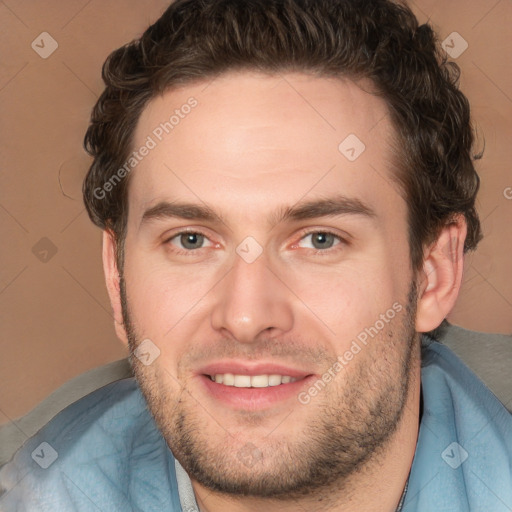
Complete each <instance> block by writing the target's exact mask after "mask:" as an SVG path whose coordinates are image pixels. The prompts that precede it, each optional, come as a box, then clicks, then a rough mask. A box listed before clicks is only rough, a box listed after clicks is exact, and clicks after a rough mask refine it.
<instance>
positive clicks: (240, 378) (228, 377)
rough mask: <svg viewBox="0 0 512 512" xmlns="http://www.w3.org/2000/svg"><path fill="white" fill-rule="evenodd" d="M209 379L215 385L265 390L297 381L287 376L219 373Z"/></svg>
mask: <svg viewBox="0 0 512 512" xmlns="http://www.w3.org/2000/svg"><path fill="white" fill-rule="evenodd" d="M210 379H211V380H212V381H214V382H216V383H217V384H224V386H234V387H236V388H267V387H270V386H279V385H280V384H289V383H290V382H295V381H296V380H297V379H295V378H293V377H290V376H288V375H275V374H273V375H252V376H251V375H233V374H232V373H220V374H217V375H210Z"/></svg>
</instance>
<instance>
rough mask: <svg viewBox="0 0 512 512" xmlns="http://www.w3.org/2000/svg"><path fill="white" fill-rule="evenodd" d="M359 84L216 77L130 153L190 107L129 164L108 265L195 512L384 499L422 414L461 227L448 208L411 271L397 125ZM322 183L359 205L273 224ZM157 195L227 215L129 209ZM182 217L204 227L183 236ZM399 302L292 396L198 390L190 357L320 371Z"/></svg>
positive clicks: (144, 128)
mask: <svg viewBox="0 0 512 512" xmlns="http://www.w3.org/2000/svg"><path fill="white" fill-rule="evenodd" d="M363 85H365V87H363V88H362V87H360V85H356V84H355V83H353V82H351V81H348V80H334V79H327V78H318V77H311V76H307V75H305V74H299V73H294V74H291V73H290V74H286V75H282V76H267V75H262V74H257V73H249V72H241V73H228V74H225V75H222V76H220V77H218V78H217V79H215V80H214V81H212V82H201V83H197V84H193V85H188V86H186V87H182V88H179V89H174V90H170V91H167V92H165V93H164V94H163V95H162V96H161V97H158V98H156V99H154V100H153V101H152V102H151V103H150V104H149V105H148V106H147V108H146V109H145V110H144V112H143V113H142V116H141V118H140V120H139V124H138V126H137V130H136V133H135V137H134V144H133V145H134V147H135V148H137V147H140V146H141V145H142V144H144V141H145V140H146V138H147V136H148V135H150V134H151V133H152V131H153V130H154V129H155V127H157V126H158V125H159V124H160V123H161V122H163V121H164V120H166V119H168V117H169V114H168V113H172V112H173V111H174V110H175V109H176V108H180V106H181V105H183V104H185V103H186V102H187V99H188V98H190V97H191V96H193V97H194V98H196V99H197V101H198V105H197V107H195V109H194V110H193V111H192V112H191V113H190V114H189V115H188V116H186V117H185V118H184V119H182V120H181V121H180V123H179V125H177V126H176V127H175V128H174V129H173V131H172V132H171V133H170V134H168V135H167V136H166V137H165V138H164V139H163V140H162V141H161V142H159V143H158V144H157V145H156V147H155V148H154V149H152V150H151V151H150V152H149V154H148V155H147V156H146V157H144V159H142V161H141V162H140V163H139V164H138V166H137V168H136V170H135V171H133V174H132V176H131V183H130V188H129V213H128V228H127V236H126V240H125V255H126V256H125V262H124V269H123V272H122V276H123V279H122V280H121V273H120V271H119V270H120V269H118V268H117V266H116V260H115V253H114V248H115V245H114V240H113V237H112V236H111V234H110V233H109V232H107V231H106V232H105V233H104V248H103V258H104V268H105V276H106V281H107V287H108V290H109V294H110V298H111V303H112V307H113V310H114V316H115V320H116V324H115V325H116V331H117V334H118V336H119V337H120V339H121V340H123V341H124V342H125V343H127V344H129V347H130V350H131V351H132V352H133V350H135V348H136V347H137V345H138V344H139V343H140V342H141V341H142V340H143V339H150V340H151V342H152V343H153V344H154V345H155V346H156V347H158V349H159V350H160V354H159V356H158V357H157V358H156V359H155V360H154V361H153V362H152V363H151V364H150V365H144V364H142V363H141V362H140V361H139V360H138V359H137V358H135V357H134V358H132V364H133V366H134V371H135V373H136V377H137V379H138V381H139V383H140V385H141V388H142V390H143V393H144V395H145V397H146V400H147V402H148V405H149V408H150V410H151V411H152V413H153V415H154V416H155V419H156V421H157V424H158V426H159V428H160V430H161V431H162V433H163V435H164V437H165V439H166V440H167V442H168V445H169V447H170V448H171V450H172V451H173V453H174V455H175V456H176V457H177V459H178V460H179V461H180V462H181V464H182V465H183V466H184V468H185V469H186V470H187V472H188V473H189V475H190V477H191V479H192V484H193V488H194V492H195V494H196V499H197V501H198V504H199V506H200V508H201V510H202V511H208V512H216V511H223V512H226V511H227V512H230V511H235V510H237V511H241V510H242V511H257V510H262V509H263V508H264V509H265V510H266V511H269V512H272V511H292V510H293V511H295V512H296V511H297V510H315V511H317V510H318V511H320V510H332V511H341V510H343V511H352V510H367V511H377V510H378V511H380V512H382V511H384V512H386V511H389V512H392V511H394V510H395V508H396V506H397V504H398V501H399V499H400V496H401V494H402V491H403V488H404V485H405V482H406V479H407V476H408V474H409V470H410V466H411V463H412V459H413V456H414V450H415V445H416V441H417V434H418V426H419V405H420V354H419V335H418V333H419V332H426V331H428V330H431V329H433V328H435V327H436V326H437V325H439V324H440V323H441V321H442V319H443V318H444V317H445V316H446V315H447V314H448V312H449V311H450V310H451V308H452V307H453V304H454V301H455V299H456V296H457V293H458V290H459V287H460V282H461V278H462V246H463V241H464V237H465V233H466V231H465V223H464V221H463V219H461V218H459V219H456V221H454V223H452V224H450V225H449V226H447V227H445V228H444V229H443V230H442V231H441V232H440V235H439V238H438V240H437V241H436V243H434V244H432V246H430V247H426V248H425V259H424V267H423V268H422V269H420V270H419V271H418V272H415V271H414V270H413V269H412V268H411V264H410V258H409V246H408V239H407V218H406V214H407V206H406V203H405V201H404V199H403V197H402V195H401V193H400V191H399V190H398V189H397V186H396V185H395V183H394V182H393V180H392V179H391V176H392V172H393V164H392V162H393V158H394V157H395V156H396V155H395V154H394V152H393V150H392V146H391V144H390V143H391V141H392V140H393V135H394V130H393V127H392V126H391V124H390V121H389V117H388V115H387V107H386V104H385V103H384V102H383V100H381V99H379V98H378V97H376V96H374V95H371V94H369V93H368V92H365V90H368V89H369V85H370V84H363ZM249 99H250V100H249ZM349 134H356V135H357V137H358V138H359V139H360V140H361V141H363V142H364V144H365V146H366V149H365V151H364V152H363V153H362V154H361V155H360V156H359V157H358V158H357V159H356V160H355V161H349V160H348V159H347V158H346V157H345V156H344V155H343V154H342V153H341V152H340V151H339V150H338V146H339V144H340V142H341V141H342V140H344V139H345V138H346V137H347V135H349ZM336 194H343V196H345V197H347V198H351V199H353V200H357V201H358V202H359V203H362V204H364V205H366V206H367V207H368V209H370V210H371V211H372V212H373V214H372V215H371V216H369V215H362V214H354V213H345V214H342V215H330V216H320V217H315V218H308V219H296V220H281V221H278V222H275V221H276V220H277V219H278V218H279V216H278V213H279V212H282V211H283V210H284V209H286V208H288V207H291V206H294V205H297V204H298V203H299V204H302V203H303V202H306V201H313V200H318V199H326V198H332V197H333V196H335V195H336ZM162 201H168V202H173V201H179V202H187V203H196V204H199V205H202V206H205V205H207V206H209V207H210V208H211V209H212V210H213V211H215V212H216V213H217V214H218V216H219V217H220V219H221V220H211V221H210V220H203V219H183V218H176V217H168V216H159V217H154V216H153V217H152V218H150V219H147V220H146V221H142V218H143V215H144V212H146V211H148V210H150V209H151V208H153V207H155V206H156V205H158V204H161V203H162ZM272 221H274V222H272ZM184 228H186V229H189V230H190V231H192V232H196V233H197V232H199V233H202V234H203V235H204V236H205V238H204V239H201V238H199V239H198V238H194V237H192V239H187V238H183V237H180V236H177V235H176V234H177V233H178V232H179V231H180V230H182V229H184ZM326 232H331V233H334V234H335V235H336V237H339V238H336V237H333V238H328V241H330V242H331V243H332V245H331V244H329V243H328V244H326V245H324V246H321V247H320V248H318V245H317V244H316V243H315V242H314V240H315V241H316V242H318V237H315V236H313V235H312V233H326ZM248 236H250V237H252V238H253V239H254V240H255V241H257V244H258V246H259V249H260V250H261V254H260V255H259V256H258V257H257V258H256V259H255V260H254V261H253V262H252V263H248V262H247V261H246V260H245V259H244V258H243V257H241V256H240V254H241V253H237V251H236V249H237V247H238V246H239V245H240V244H241V242H243V241H244V240H245V239H246V237H248ZM320 239H322V238H321V235H320ZM187 240H193V241H194V243H195V244H196V246H197V248H195V249H193V250H191V249H190V248H189V247H190V246H185V245H183V243H185V244H186V242H187ZM198 240H199V241H198ZM201 240H203V242H201ZM323 240H324V242H325V239H323ZM201 243H202V245H201ZM251 243H252V242H251ZM196 246H194V247H196ZM242 247H245V248H246V249H247V247H248V246H244V245H243V244H242ZM254 247H257V246H254V245H253V246H251V248H249V252H251V251H254V250H255V249H254ZM447 248H448V250H447ZM252 254H254V252H252ZM123 299H124V301H123ZM123 302H124V303H125V304H124V306H125V307H124V311H123V307H122V304H123ZM393 304H399V305H400V306H401V310H400V311H399V312H398V313H397V314H396V315H395V316H394V317H393V319H392V320H390V321H389V322H388V323H385V325H384V327H383V328H382V329H380V330H379V331H378V333H377V334H376V335H375V336H373V337H372V338H371V339H370V341H369V342H368V344H367V345H365V346H364V347H362V349H361V350H360V351H359V352H358V353H357V354H356V355H354V357H353V358H352V359H351V360H350V361H348V362H347V364H344V365H343V369H342V370H341V371H338V372H335V373H336V374H335V377H334V378H333V379H332V380H331V381H330V382H329V383H328V384H327V385H326V386H325V387H324V388H322V390H321V391H320V392H319V393H318V394H317V395H316V396H315V397H313V398H312V399H311V401H310V402H309V403H308V404H306V405H305V404H303V403H300V402H299V400H298V399H297V393H294V394H293V396H289V397H286V398H285V399H281V400H273V401H271V402H269V403H267V404H266V405H263V406H262V405H261V404H259V405H257V404H256V406H254V407H252V406H250V405H248V404H247V403H246V402H240V403H236V402H235V403H227V402H226V401H224V400H220V399H219V398H218V397H217V396H214V395H212V393H210V391H209V389H208V388H207V387H206V386H205V383H204V377H203V376H202V374H201V370H202V369H203V368H204V367H205V366H206V365H208V364H210V363H212V362H218V361H225V360H229V361H231V362H233V361H235V363H236V364H238V365H239V367H240V368H241V370H240V372H237V373H243V371H242V370H243V369H244V365H245V366H246V367H249V366H250V365H252V364H255V363H256V362H260V363H266V364H268V363H275V364H282V365H285V366H286V367H288V368H294V369H296V370H297V371H300V372H302V373H305V374H307V375H311V376H312V378H313V379H314V380H313V382H314V381H315V380H317V379H318V378H320V377H321V376H322V375H323V374H324V373H325V372H326V371H328V369H329V368H331V374H332V372H333V370H332V367H333V363H334V362H335V361H337V360H339V359H337V358H338V357H339V356H342V355H343V354H345V353H346V352H347V350H350V347H351V344H352V342H353V340H355V339H356V337H357V336H358V335H359V334H360V333H361V332H362V331H364V330H365V328H368V327H370V326H374V325H376V321H377V320H379V318H381V316H380V315H382V314H385V313H386V311H388V310H389V309H390V308H392V306H393ZM308 382H309V384H308V385H307V386H306V385H304V386H302V387H301V384H300V383H299V385H298V391H305V390H307V389H309V387H310V383H311V381H308ZM224 389H225V393H229V392H230V388H224ZM248 447H249V448H248ZM248 451H249V452H250V455H249V459H250V463H249V464H248V463H247V457H248V456H247V453H248ZM244 454H245V455H244ZM251 454H252V455H251ZM251 457H252V458H251ZM244 461H245V462H244Z"/></svg>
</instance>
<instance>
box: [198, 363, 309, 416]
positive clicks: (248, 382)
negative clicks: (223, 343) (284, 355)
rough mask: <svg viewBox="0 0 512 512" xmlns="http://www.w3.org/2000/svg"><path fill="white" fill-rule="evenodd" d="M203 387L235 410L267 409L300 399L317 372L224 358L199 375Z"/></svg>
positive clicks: (211, 395)
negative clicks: (237, 361)
mask: <svg viewBox="0 0 512 512" xmlns="http://www.w3.org/2000/svg"><path fill="white" fill-rule="evenodd" d="M198 377H200V382H201V384H202V386H203V388H202V389H203V391H204V392H205V393H206V394H207V395H208V397H209V398H210V399H212V400H214V401H215V402H216V403H221V404H222V405H224V406H228V407H229V408H231V409H235V410H246V411H247V410H251V411H256V410H263V409H270V408H274V407H278V406H280V405H282V404H283V403H285V402H287V401H293V400H295V401H297V400H298V395H299V393H300V391H301V389H302V388H304V387H305V386H308V385H311V382H312V381H313V380H314V379H315V375H313V374H311V373H307V372H305V371H301V370H297V369H294V368H288V367H285V366H281V365H275V364H255V365H254V364H250V363H247V362H246V363H243V362H240V363H235V362H223V363H219V364H213V365H210V366H209V367H208V368H203V369H202V370H201V372H200V374H199V375H198Z"/></svg>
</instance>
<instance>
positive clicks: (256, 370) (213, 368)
mask: <svg viewBox="0 0 512 512" xmlns="http://www.w3.org/2000/svg"><path fill="white" fill-rule="evenodd" d="M198 373H199V374H202V375H220V374H224V373H232V374H233V375H250V376H254V375H283V376H285V375H286V376H289V377H292V378H294V379H300V378H303V377H307V376H309V375H312V374H311V372H308V371H304V370H300V369H298V368H292V367H290V366H286V365H282V364H276V363H264V362H254V361H219V362H215V363H210V364H208V365H206V366H204V367H203V368H201V369H200V370H199V372H198Z"/></svg>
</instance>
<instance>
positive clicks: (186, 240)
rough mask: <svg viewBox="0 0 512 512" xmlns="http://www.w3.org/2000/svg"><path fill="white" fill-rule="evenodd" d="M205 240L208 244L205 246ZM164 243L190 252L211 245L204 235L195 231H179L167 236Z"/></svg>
mask: <svg viewBox="0 0 512 512" xmlns="http://www.w3.org/2000/svg"><path fill="white" fill-rule="evenodd" d="M205 242H207V243H208V244H209V245H206V246H205V245H204V244H205ZM166 243H169V244H171V245H173V246H175V247H177V248H178V249H180V250H181V252H190V251H194V250H197V249H202V248H203V247H210V246H211V245H213V244H212V243H211V242H210V241H209V240H208V238H207V237H206V236H205V235H203V234H202V233H198V232H196V231H181V232H180V233H176V234H175V235H173V236H172V237H171V238H169V239H168V240H167V241H166ZM177 252H180V251H179V250H178V251H177Z"/></svg>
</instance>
